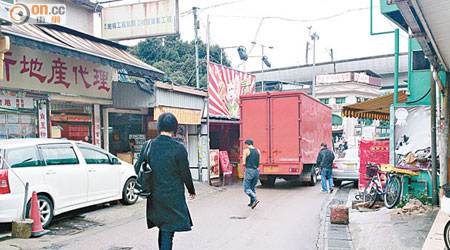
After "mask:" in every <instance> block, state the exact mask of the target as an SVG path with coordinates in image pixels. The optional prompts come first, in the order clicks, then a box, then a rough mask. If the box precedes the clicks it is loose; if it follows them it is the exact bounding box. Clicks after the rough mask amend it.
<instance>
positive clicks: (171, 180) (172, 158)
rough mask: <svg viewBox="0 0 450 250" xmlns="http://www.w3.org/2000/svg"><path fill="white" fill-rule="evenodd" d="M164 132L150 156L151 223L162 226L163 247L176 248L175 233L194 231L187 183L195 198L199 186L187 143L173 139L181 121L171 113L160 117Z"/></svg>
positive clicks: (153, 145) (159, 239) (160, 227)
mask: <svg viewBox="0 0 450 250" xmlns="http://www.w3.org/2000/svg"><path fill="white" fill-rule="evenodd" d="M157 125H158V130H159V132H160V135H159V136H158V137H157V138H156V139H154V140H153V141H152V143H151V146H150V150H149V152H148V154H147V159H149V160H150V166H151V168H152V173H151V177H150V179H151V182H150V192H151V196H150V197H149V198H148V199H147V226H148V228H149V229H150V228H153V227H155V226H156V227H158V228H159V238H158V244H159V248H160V249H164V250H170V249H172V242H173V235H174V232H182V231H190V230H191V227H192V225H193V224H192V219H191V216H190V214H189V210H188V206H187V204H186V198H185V196H184V195H185V189H184V185H186V187H187V189H188V192H189V194H190V198H191V200H193V199H195V189H194V184H193V182H192V177H191V172H190V169H189V161H188V154H187V151H186V149H185V148H184V146H183V145H182V144H180V143H178V142H176V141H175V139H173V136H174V135H175V134H176V131H177V127H178V122H177V120H176V118H175V116H174V115H172V114H171V113H164V114H161V115H160V117H159V119H158V123H157Z"/></svg>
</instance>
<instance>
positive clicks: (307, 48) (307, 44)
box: [305, 41, 309, 64]
mask: <svg viewBox="0 0 450 250" xmlns="http://www.w3.org/2000/svg"><path fill="white" fill-rule="evenodd" d="M308 51H309V41H306V54H305V57H306V58H305V64H308Z"/></svg>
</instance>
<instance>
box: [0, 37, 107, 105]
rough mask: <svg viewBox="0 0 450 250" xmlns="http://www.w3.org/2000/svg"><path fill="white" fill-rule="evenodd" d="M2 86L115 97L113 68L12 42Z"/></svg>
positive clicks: (105, 97) (6, 58) (97, 96)
mask: <svg viewBox="0 0 450 250" xmlns="http://www.w3.org/2000/svg"><path fill="white" fill-rule="evenodd" d="M3 64H4V79H3V81H0V87H7V88H14V89H25V90H38V91H44V92H52V93H63V94H71V95H80V96H86V97H96V98H104V99H112V79H113V78H112V77H113V76H112V74H113V72H115V70H113V69H112V68H111V67H109V66H104V65H100V64H94V63H92V62H87V61H83V60H79V59H75V58H69V57H65V56H63V55H56V54H52V53H47V52H44V51H41V50H37V49H29V48H25V47H19V46H16V45H11V49H10V50H9V51H8V52H6V53H5V58H4V60H3Z"/></svg>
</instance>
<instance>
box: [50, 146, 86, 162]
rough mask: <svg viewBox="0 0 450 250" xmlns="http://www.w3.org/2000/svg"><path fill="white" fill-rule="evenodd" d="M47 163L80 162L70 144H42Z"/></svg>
mask: <svg viewBox="0 0 450 250" xmlns="http://www.w3.org/2000/svg"><path fill="white" fill-rule="evenodd" d="M41 151H42V155H43V156H44V159H45V163H47V165H68V164H78V163H79V161H78V158H77V155H76V154H75V151H74V150H73V148H72V145H70V144H52V145H44V146H41Z"/></svg>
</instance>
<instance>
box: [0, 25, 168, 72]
mask: <svg viewBox="0 0 450 250" xmlns="http://www.w3.org/2000/svg"><path fill="white" fill-rule="evenodd" d="M1 31H2V33H4V34H6V35H8V36H9V37H10V39H11V43H13V44H16V45H17V46H22V47H29V48H31V49H38V50H42V51H45V52H50V53H55V54H60V55H64V56H68V57H75V58H78V59H82V60H86V61H91V62H94V63H98V64H103V65H110V66H111V67H113V68H116V69H125V70H126V71H127V72H128V73H129V74H131V75H137V76H149V77H153V78H156V79H160V78H162V77H163V75H164V72H162V71H160V70H158V69H156V68H155V67H152V66H150V65H148V64H146V63H144V62H143V61H141V60H139V59H138V58H136V57H135V56H133V55H132V54H131V53H130V52H128V51H127V50H126V49H127V47H126V46H123V45H120V44H118V43H114V42H111V41H107V40H103V39H100V38H97V37H94V36H91V35H88V34H84V33H81V32H78V31H75V30H71V29H68V28H66V27H62V26H57V25H48V24H47V25H32V24H22V25H15V24H12V25H2V26H1Z"/></svg>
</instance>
